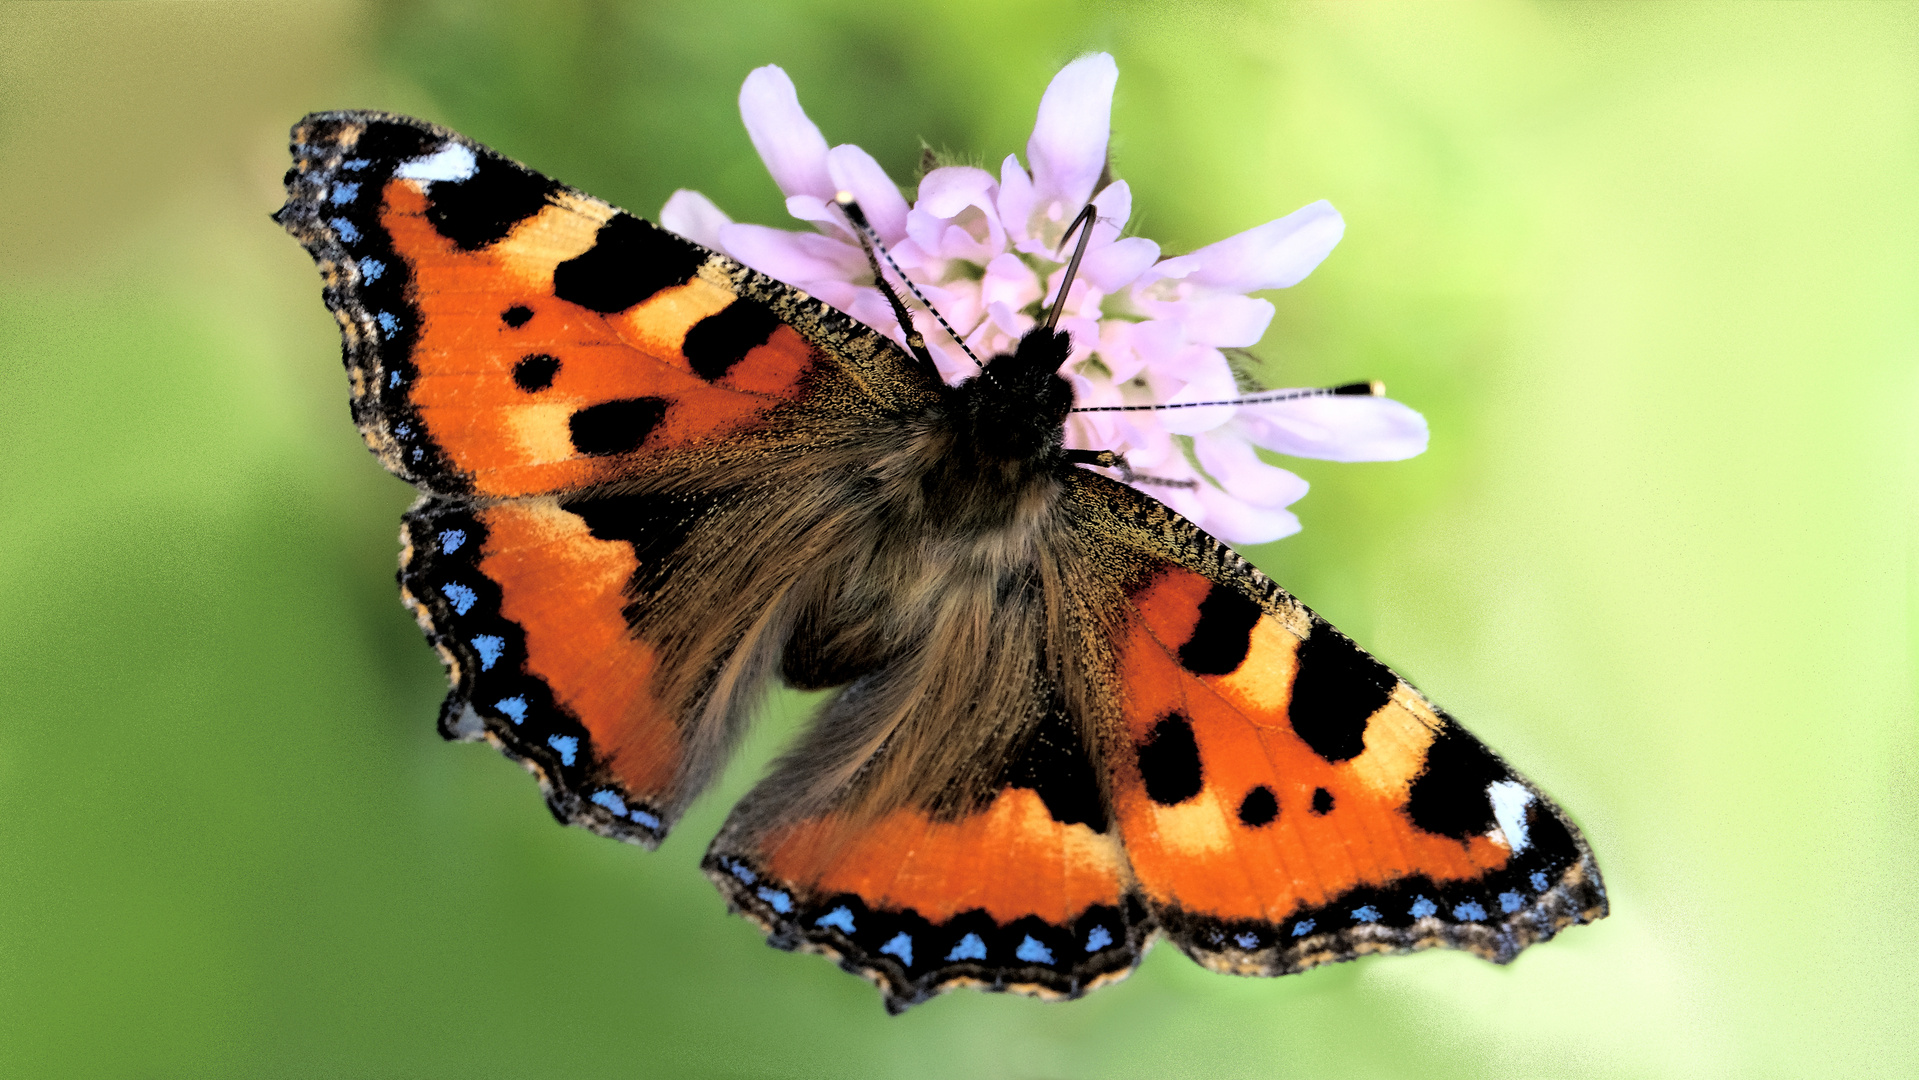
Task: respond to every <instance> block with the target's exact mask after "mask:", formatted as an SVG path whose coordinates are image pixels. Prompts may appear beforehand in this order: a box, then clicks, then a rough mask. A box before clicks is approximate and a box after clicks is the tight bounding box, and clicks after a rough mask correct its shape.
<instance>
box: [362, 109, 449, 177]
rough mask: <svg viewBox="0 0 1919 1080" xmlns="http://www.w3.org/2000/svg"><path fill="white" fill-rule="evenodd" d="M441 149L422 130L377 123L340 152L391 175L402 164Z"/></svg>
mask: <svg viewBox="0 0 1919 1080" xmlns="http://www.w3.org/2000/svg"><path fill="white" fill-rule="evenodd" d="M440 145H441V143H440V140H439V139H438V138H436V137H435V136H434V135H433V133H432V132H430V131H427V130H425V129H424V128H419V127H415V126H413V125H412V124H395V123H392V122H391V121H387V120H376V121H374V122H373V123H370V124H368V125H366V127H365V129H364V130H362V131H361V132H360V137H359V138H358V139H356V140H354V143H353V146H352V147H351V148H345V147H343V148H342V149H345V150H346V152H347V153H348V154H350V155H352V156H353V157H355V158H358V159H360V160H363V161H372V162H373V163H374V164H375V165H377V166H379V168H380V169H381V171H383V172H391V171H392V170H393V169H394V168H395V167H397V166H398V165H399V163H400V161H401V160H403V159H408V158H417V157H422V156H425V155H427V154H430V153H432V152H433V151H434V150H436V149H438V148H439V147H440Z"/></svg>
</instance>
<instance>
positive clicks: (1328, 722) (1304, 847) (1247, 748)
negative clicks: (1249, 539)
mask: <svg viewBox="0 0 1919 1080" xmlns="http://www.w3.org/2000/svg"><path fill="white" fill-rule="evenodd" d="M1078 487H1079V488H1080V490H1081V491H1082V492H1085V493H1087V494H1088V496H1089V497H1090V499H1091V502H1092V503H1093V504H1094V505H1097V506H1098V507H1101V508H1105V509H1107V510H1108V511H1110V512H1109V513H1108V514H1107V520H1106V522H1105V523H1104V525H1103V528H1104V530H1105V532H1106V535H1108V536H1109V537H1110V538H1111V539H1112V540H1113V541H1115V542H1116V543H1117V544H1118V545H1120V546H1121V547H1123V548H1131V549H1132V550H1133V551H1134V552H1136V553H1137V555H1138V558H1137V559H1136V560H1134V561H1133V562H1132V563H1131V565H1130V568H1129V569H1128V570H1127V572H1126V573H1127V580H1126V582H1125V587H1124V590H1123V591H1124V596H1125V600H1124V602H1123V604H1121V605H1118V607H1119V610H1118V611H1117V612H1116V614H1115V617H1114V618H1113V619H1112V622H1111V624H1110V625H1111V626H1112V632H1113V635H1114V644H1115V654H1114V655H1115V661H1116V664H1117V674H1116V679H1115V690H1116V698H1117V713H1118V725H1117V728H1118V730H1117V731H1116V732H1115V733H1114V735H1115V737H1114V738H1113V739H1112V740H1110V742H1109V743H1108V746H1109V757H1108V760H1107V765H1108V769H1109V775H1110V778H1111V789H1112V800H1113V809H1114V816H1115V818H1116V820H1117V822H1118V827H1119V831H1120V835H1121V836H1122V838H1123V839H1124V841H1125V845H1126V851H1127V856H1128V860H1129V863H1130V866H1131V869H1132V872H1133V875H1134V877H1135V879H1136V880H1137V882H1138V887H1139V893H1140V899H1141V901H1142V903H1143V904H1144V905H1145V906H1146V907H1147V908H1148V909H1149V910H1151V911H1152V912H1153V914H1154V916H1155V918H1156V920H1157V921H1158V922H1159V924H1160V925H1161V926H1162V927H1163V928H1164V930H1165V931H1166V933H1167V934H1168V935H1169V936H1170V937H1171V938H1172V939H1173V940H1174V941H1175V942H1176V943H1178V944H1179V946H1180V947H1181V948H1182V949H1184V950H1185V951H1186V952H1188V953H1189V954H1191V955H1192V956H1193V957H1194V958H1195V959H1198V960H1199V961H1200V962H1201V963H1204V964H1206V965H1207V966H1209V967H1213V968H1215V969H1218V970H1223V971H1231V972H1237V973H1241V974H1265V975H1279V974H1285V973H1288V972H1294V971H1299V970H1303V969H1305V968H1308V967H1312V966H1314V965H1317V964H1321V963H1327V962H1330V961H1336V960H1344V959H1350V958H1352V957H1354V956H1357V955H1360V954H1364V953H1369V952H1384V951H1403V950H1408V949H1418V948H1426V947H1432V946H1440V945H1444V946H1450V947H1453V948H1462V949H1467V950H1470V951H1472V952H1475V953H1478V954H1479V955H1481V956H1484V957H1486V958H1488V959H1491V960H1495V961H1499V962H1502V963H1503V962H1505V961H1508V960H1510V959H1512V958H1513V957H1514V956H1515V955H1516V954H1517V953H1518V952H1519V950H1521V949H1523V948H1524V947H1525V946H1527V945H1529V944H1531V943H1533V942H1536V941H1543V940H1545V939H1547V938H1550V937H1552V936H1553V935H1554V934H1555V933H1556V932H1557V931H1558V930H1560V929H1561V928H1563V927H1565V926H1567V925H1571V924H1574V923H1581V922H1589V921H1592V920H1593V919H1597V918H1599V917H1601V916H1603V915H1604V914H1605V910H1606V900H1605V893H1604V890H1603V887H1602V886H1601V885H1600V882H1599V877H1598V871H1597V869H1596V867H1595V865H1594V863H1593V860H1592V855H1591V853H1590V852H1589V851H1588V850H1587V848H1586V845H1585V842H1584V840H1583V839H1582V838H1581V837H1580V835H1579V832H1578V830H1577V829H1576V828H1575V827H1574V826H1573V825H1572V824H1571V822H1569V821H1568V820H1567V819H1566V817H1565V815H1564V814H1563V812H1562V811H1560V810H1559V808H1558V807H1556V806H1554V805H1553V803H1552V802H1551V801H1550V800H1548V799H1547V798H1546V797H1545V796H1544V795H1543V794H1541V793H1540V792H1539V790H1538V789H1537V788H1535V787H1534V786H1533V785H1532V784H1531V783H1530V782H1528V781H1527V780H1526V779H1525V778H1523V777H1521V776H1519V775H1517V774H1516V773H1514V772H1513V771H1512V770H1511V769H1510V768H1509V767H1508V766H1507V765H1506V764H1505V763H1504V762H1503V761H1501V760H1500V759H1499V758H1498V757H1497V756H1496V755H1494V754H1493V753H1492V752H1491V751H1490V750H1488V749H1486V747H1484V746H1483V745H1482V744H1480V743H1479V741H1478V740H1477V739H1475V738H1473V736H1472V735H1471V734H1470V733H1468V732H1467V731H1466V730H1465V729H1464V728H1461V727H1460V726H1459V725H1458V724H1457V723H1455V722H1454V721H1453V720H1452V719H1451V718H1450V717H1448V716H1446V715H1445V714H1444V713H1443V712H1442V711H1440V710H1439V709H1437V708H1436V707H1434V706H1433V705H1432V704H1431V703H1430V702H1428V701H1427V700H1426V699H1425V697H1424V696H1422V695H1421V694H1420V693H1419V692H1418V691H1417V690H1415V689H1414V688H1413V687H1412V686H1411V685H1410V684H1408V683H1407V682H1405V681H1404V680H1403V679H1401V678H1399V677H1398V676H1397V675H1395V674H1394V673H1393V672H1392V671H1391V670H1390V669H1388V668H1387V667H1386V666H1385V665H1383V664H1381V663H1380V662H1379V661H1377V660H1375V659H1373V658H1372V657H1371V656H1369V655H1367V654H1366V653H1365V652H1364V651H1362V650H1361V649H1360V648H1359V647H1358V646H1356V645H1354V644H1353V642H1352V641H1351V640H1350V639H1349V638H1347V637H1346V636H1345V635H1344V634H1341V633H1340V632H1339V631H1338V630H1336V629H1334V628H1333V627H1332V626H1331V625H1329V624H1328V623H1327V622H1326V621H1325V620H1323V619H1321V618H1319V616H1317V615H1315V614H1314V613H1313V612H1311V611H1310V610H1308V609H1307V608H1306V607H1305V606H1304V605H1302V604H1300V603H1299V602H1298V601H1296V600H1294V599H1293V598H1292V597H1290V596H1288V595H1287V594H1286V593H1285V592H1284V591H1283V590H1281V589H1280V588H1279V587H1278V586H1276V585H1274V584H1273V583H1272V582H1271V581H1270V580H1268V579H1267V578H1266V577H1265V576H1264V575H1262V574H1260V573H1259V571H1257V570H1256V569H1254V568H1253V567H1252V566H1251V565H1250V564H1248V563H1246V562H1245V560H1244V559H1242V558H1241V557H1240V556H1239V555H1237V554H1236V553H1234V552H1233V551H1232V550H1231V549H1229V548H1227V547H1226V546H1225V545H1223V544H1220V543H1219V542H1218V541H1216V540H1213V539H1212V538H1211V537H1208V536H1206V534H1204V533H1203V532H1201V531H1200V530H1199V529H1198V528H1197V527H1196V526H1193V525H1192V524H1191V523H1190V522H1188V521H1186V520H1185V519H1183V518H1180V517H1179V516H1178V515H1176V514H1173V513H1172V512H1171V511H1170V510H1167V509H1166V508H1165V507H1163V506H1161V505H1160V504H1158V503H1156V502H1153V501H1152V500H1149V499H1145V498H1143V497H1140V496H1138V495H1137V494H1135V493H1133V492H1132V491H1131V490H1130V489H1127V488H1123V487H1121V486H1120V485H1117V484H1112V483H1110V482H1107V481H1105V480H1103V479H1101V478H1088V479H1087V480H1086V481H1085V482H1083V483H1082V484H1080V485H1078Z"/></svg>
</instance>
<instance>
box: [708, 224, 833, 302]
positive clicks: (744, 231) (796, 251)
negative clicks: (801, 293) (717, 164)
mask: <svg viewBox="0 0 1919 1080" xmlns="http://www.w3.org/2000/svg"><path fill="white" fill-rule="evenodd" d="M720 242H721V244H723V245H724V246H725V248H726V251H727V253H728V254H730V255H732V256H733V257H734V258H735V259H738V260H739V261H741V262H743V263H745V264H746V265H748V266H750V267H752V268H753V269H755V270H758V271H759V272H760V273H762V274H765V275H767V276H768V277H775V278H778V279H780V280H781V281H784V282H786V283H787V284H788V285H793V286H797V287H800V288H805V287H806V286H805V285H804V284H802V283H805V282H815V281H819V280H822V279H827V278H832V279H837V280H840V281H851V280H852V279H853V278H855V277H857V276H859V274H860V273H861V272H862V271H864V270H865V268H866V256H865V255H864V254H862V253H861V252H860V249H859V248H856V247H854V246H853V245H851V244H847V243H842V242H841V241H838V240H835V239H833V238H831V237H827V236H821V235H820V234H818V233H802V232H787V231H786V230H784V229H770V228H767V227H766V226H764V225H745V224H736V225H727V226H724V227H722V228H721V229H720Z"/></svg>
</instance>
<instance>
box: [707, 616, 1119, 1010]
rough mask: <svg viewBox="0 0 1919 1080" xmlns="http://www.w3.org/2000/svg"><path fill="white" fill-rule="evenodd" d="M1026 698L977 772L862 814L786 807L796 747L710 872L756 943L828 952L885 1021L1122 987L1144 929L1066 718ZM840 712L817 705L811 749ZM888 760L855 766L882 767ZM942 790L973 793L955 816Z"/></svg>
mask: <svg viewBox="0 0 1919 1080" xmlns="http://www.w3.org/2000/svg"><path fill="white" fill-rule="evenodd" d="M1009 644H1010V643H1009ZM1034 704H1035V705H1036V706H1040V707H1041V709H1040V712H1039V714H1038V715H1037V717H1036V718H1035V719H1034V720H1033V721H1032V722H1030V723H1028V724H1026V725H1024V729H1023V738H1022V739H1021V740H1020V741H1019V744H1018V745H1017V747H1016V752H1015V753H1014V755H1013V756H1012V757H1011V758H1010V760H1008V761H1006V762H1005V763H1004V764H1003V765H1002V766H1001V767H1000V768H998V769H997V770H996V771H995V772H994V773H993V774H992V775H990V776H985V777H973V776H969V775H968V770H966V769H964V768H961V769H960V770H959V771H957V772H956V773H954V774H951V775H949V776H947V777H945V778H944V780H945V781H947V782H948V785H933V786H932V790H929V791H917V790H916V791H913V792H909V793H907V794H908V798H906V799H905V800H904V802H905V805H899V806H891V807H888V808H886V809H884V810H881V811H879V812H877V813H874V812H869V811H867V810H865V809H863V808H862V807H861V806H860V805H859V804H860V800H859V799H857V798H856V797H853V796H852V795H851V794H850V793H849V795H848V797H846V798H845V799H843V800H836V801H834V802H833V803H832V804H831V805H829V806H826V807H814V808H809V809H807V810H801V811H798V812H795V805H796V801H797V800H794V799H793V798H792V793H791V790H790V789H791V787H792V786H794V785H795V784H797V783H798V782H799V781H800V780H801V779H802V778H803V776H804V774H806V773H807V772H809V771H811V770H812V769H814V768H817V766H818V764H819V761H818V759H817V758H816V757H814V756H813V755H811V754H809V753H808V751H809V750H811V749H813V747H811V746H803V747H802V749H801V751H800V752H799V753H798V754H796V755H795V757H794V758H790V759H789V760H788V761H786V762H783V763H782V764H781V766H780V767H779V768H778V769H776V770H775V772H774V774H773V776H771V777H769V778H768V779H767V780H766V781H764V782H762V784H761V785H760V786H759V787H758V788H756V789H755V790H754V791H753V793H752V794H751V795H749V796H748V797H747V798H746V799H745V800H744V801H743V802H742V803H741V804H740V806H739V807H737V808H736V809H735V810H734V812H733V816H732V817H731V818H730V819H729V820H728V822H727V826H726V828H725V829H723V830H722V831H721V832H720V834H719V836H717V837H716V838H715V839H714V841H713V844H712V847H711V849H710V850H709V851H708V853H707V857H706V862H705V866H706V871H707V876H708V877H709V878H711V879H712V880H713V882H714V884H715V885H717V886H718V887H719V889H720V891H721V892H722V893H724V894H725V895H726V897H727V899H728V901H729V902H730V903H731V904H732V906H733V907H734V908H735V909H736V910H738V911H740V912H741V913H743V914H745V915H747V916H748V917H749V918H751V919H753V920H754V921H755V922H757V923H759V924H760V926H761V927H763V928H764V929H765V930H766V931H767V935H768V941H769V942H770V943H771V944H773V945H776V946H779V947H781V948H786V949H794V948H798V949H804V950H807V951H810V952H819V953H824V954H826V955H828V956H831V957H833V958H835V959H837V960H838V961H839V962H840V965H841V966H842V967H844V968H846V969H847V970H848V971H851V972H854V973H856V974H859V975H863V976H865V977H866V978H868V979H871V980H872V981H873V982H874V983H876V984H877V985H878V986H879V987H880V989H881V992H882V993H883V995H884V999H885V1002H886V1006H887V1009H888V1010H889V1011H891V1012H900V1011H902V1010H904V1009H906V1008H907V1007H909V1006H911V1005H914V1004H917V1003H919V1002H921V1001H925V1000H927V999H928V998H931V997H933V996H935V995H937V994H940V993H942V992H944V991H946V990H948V989H951V988H952V987H955V986H976V987H980V988H982V989H988V990H1002V991H1013V992H1018V993H1024V994H1032V995H1036V996H1040V997H1047V998H1075V997H1079V996H1080V995H1081V994H1084V993H1085V992H1086V991H1088V990H1090V989H1093V988H1094V987H1097V986H1100V985H1102V984H1104V983H1107V982H1110V981H1113V980H1115V979H1120V978H1124V977H1125V976H1126V975H1128V974H1129V973H1131V971H1132V969H1133V968H1134V966H1136V965H1137V964H1138V963H1139V960H1140V957H1141V956H1142V955H1144V953H1145V951H1146V948H1147V945H1148V944H1149V943H1150V941H1151V939H1152V935H1153V929H1154V926H1153V922H1152V919H1151V917H1150V916H1149V915H1148V914H1147V912H1146V911H1145V910H1144V909H1143V908H1141V907H1140V905H1139V904H1138V902H1137V901H1136V900H1135V899H1134V898H1133V896H1132V892H1133V887H1132V882H1131V877H1130V874H1129V873H1128V870H1127V866H1126V857H1125V854H1124V852H1123V851H1122V849H1121V845H1120V838H1119V836H1118V835H1117V832H1116V830H1115V829H1114V828H1113V827H1112V824H1111V822H1110V820H1109V818H1108V815H1107V811H1106V805H1105V799H1104V796H1103V794H1102V793H1101V790H1100V784H1099V778H1098V775H1097V772H1096V767H1095V765H1094V763H1093V761H1092V759H1091V758H1090V756H1089V755H1088V754H1087V752H1086V750H1085V748H1084V746H1083V744H1082V740H1081V738H1080V736H1079V734H1078V732H1077V731H1076V729H1075V728H1076V726H1075V724H1074V723H1073V721H1072V719H1071V718H1070V717H1069V716H1067V715H1066V714H1065V713H1064V712H1063V711H1061V710H1059V709H1058V708H1057V707H1052V708H1046V707H1045V706H1046V704H1047V703H1046V701H1045V699H1044V698H1043V697H1038V698H1036V699H1035V701H1034ZM846 708H847V705H846V704H845V703H843V702H835V703H833V704H831V705H829V706H827V710H828V711H827V714H826V715H825V716H823V717H822V718H821V721H820V723H819V724H818V725H817V726H816V727H815V729H814V730H815V736H814V738H813V740H812V741H813V742H814V743H818V742H824V741H826V740H824V739H820V738H819V733H821V732H825V731H827V730H829V725H832V724H834V723H835V722H836V721H837V722H843V721H842V717H840V716H836V715H835V713H837V712H840V711H841V710H844V709H846ZM853 708H858V704H857V702H854V703H853ZM955 734H956V735H957V734H958V733H955ZM887 757H888V755H887V753H886V751H885V750H884V749H882V750H881V752H880V753H879V754H877V755H876V756H875V757H874V758H873V759H871V760H869V761H867V762H866V763H865V769H866V770H873V771H878V770H884V769H885V768H886V766H887V764H888V761H887ZM955 785H957V786H975V787H979V788H983V789H984V798H983V799H981V800H980V802H979V803H978V804H977V805H973V806H968V807H966V808H964V809H960V810H958V811H954V810H951V809H949V808H942V807H941V806H939V805H937V800H933V799H930V798H928V796H932V795H937V794H938V793H939V789H940V787H941V786H955ZM915 796H917V797H915Z"/></svg>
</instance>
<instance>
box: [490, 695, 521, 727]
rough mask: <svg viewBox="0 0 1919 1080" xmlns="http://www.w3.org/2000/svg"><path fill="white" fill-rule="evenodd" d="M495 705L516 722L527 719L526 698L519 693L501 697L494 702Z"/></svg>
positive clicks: (505, 715)
mask: <svg viewBox="0 0 1919 1080" xmlns="http://www.w3.org/2000/svg"><path fill="white" fill-rule="evenodd" d="M493 707H494V708H496V709H498V710H500V715H501V716H504V717H506V718H507V719H508V720H511V721H513V722H514V723H515V724H519V723H523V722H525V720H526V699H525V698H523V697H520V696H519V695H518V694H515V695H514V696H512V697H510V698H501V699H500V700H498V701H496V702H494V703H493Z"/></svg>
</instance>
